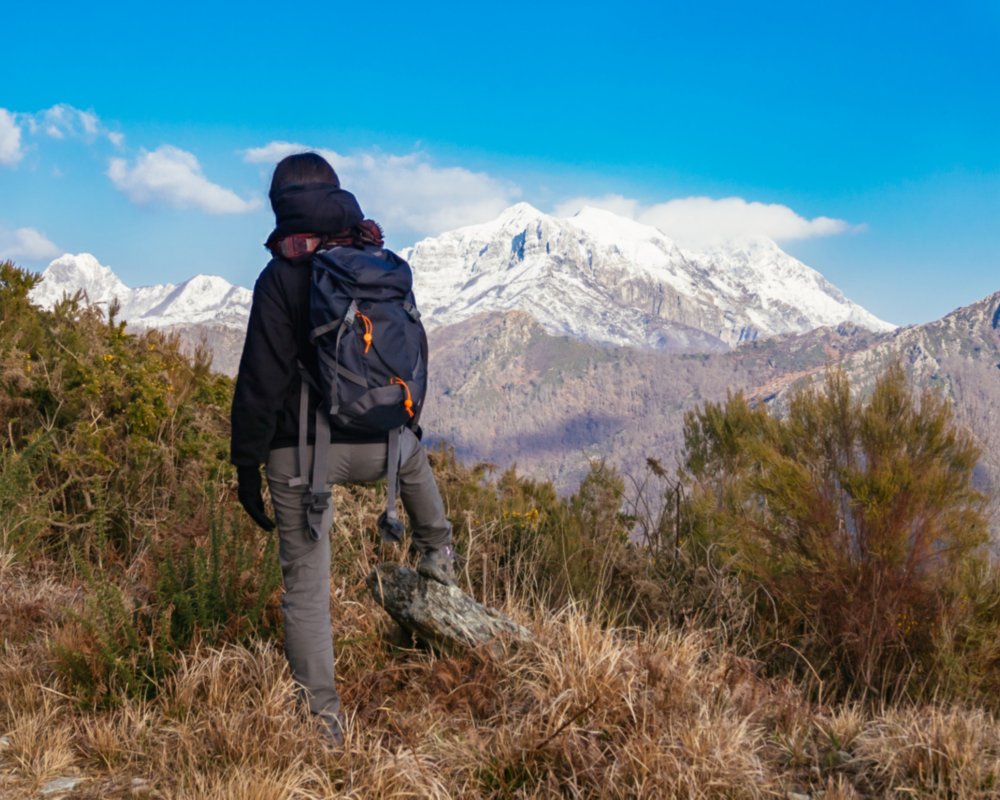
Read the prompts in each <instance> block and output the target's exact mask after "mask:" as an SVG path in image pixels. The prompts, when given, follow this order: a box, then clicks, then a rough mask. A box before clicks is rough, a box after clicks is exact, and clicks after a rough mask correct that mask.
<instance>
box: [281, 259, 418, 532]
mask: <svg viewBox="0 0 1000 800" xmlns="http://www.w3.org/2000/svg"><path fill="white" fill-rule="evenodd" d="M311 272H312V274H311V285H310V289H309V319H310V326H311V330H310V333H309V339H310V341H311V342H312V343H313V344H314V345H315V346H316V353H317V357H318V365H319V382H318V383H317V382H316V381H315V380H314V379H313V377H312V376H311V375H310V374H309V373H308V372H307V371H306V370H305V368H304V367H303V366H302V365H301V364H300V365H299V367H300V372H301V374H302V398H301V403H300V414H299V445H300V446H299V453H300V456H299V458H300V462H299V478H298V480H297V483H299V484H304V483H307V482H308V477H307V476H308V465H307V464H305V463H304V462H305V439H306V429H307V427H308V397H309V391H310V387H311V389H312V390H315V391H317V392H318V393H319V397H320V402H319V404H318V406H317V408H316V439H315V441H316V447H314V449H313V465H312V485H311V489H310V491H308V492H306V496H305V501H304V502H305V504H306V506H307V508H308V517H309V523H310V534H311V536H312V538H313V539H318V538H319V536H320V534H321V530H322V524H321V523H322V517H323V513H324V512H325V510H326V508H327V507H328V504H329V500H330V492H329V491H328V490H327V489H326V486H325V478H326V461H327V458H326V454H327V447H326V446H320V444H321V443H324V442H328V441H329V439H330V426H331V425H333V426H335V427H336V428H337V430H338V431H342V432H344V433H348V434H357V435H358V437H359V438H364V437H370V436H372V435H379V434H383V433H384V434H387V448H388V452H387V465H388V466H387V473H388V474H387V478H388V498H387V507H386V510H385V512H383V514H382V515H381V516H380V517H379V523H378V524H379V528H380V529H381V531H382V536H383V538H384V539H386V540H389V541H399V540H400V538H401V536H402V532H403V525H402V523H401V522H400V521H399V518H398V517H397V515H396V494H397V493H398V490H399V487H398V474H399V465H400V464H399V462H400V448H399V436H400V433H401V431H402V429H403V427H404V426H410V427H415V426H416V424H417V422H418V420H419V418H420V412H421V409H422V408H423V402H424V398H425V396H426V394H427V333H426V332H425V330H424V326H423V324H422V323H421V322H420V312H419V311H418V310H417V306H416V302H415V300H414V297H413V273H412V271H411V270H410V265H409V264H407V263H406V261H404V260H403V259H401V258H400V257H399V256H397V255H396V254H395V253H393V252H392V251H391V250H387V249H385V248H383V247H381V246H378V245H373V244H365V245H360V244H359V245H351V246H347V245H337V246H334V247H331V248H329V249H325V250H319V251H317V252H316V253H315V254H314V255H313V257H312V266H311Z"/></svg>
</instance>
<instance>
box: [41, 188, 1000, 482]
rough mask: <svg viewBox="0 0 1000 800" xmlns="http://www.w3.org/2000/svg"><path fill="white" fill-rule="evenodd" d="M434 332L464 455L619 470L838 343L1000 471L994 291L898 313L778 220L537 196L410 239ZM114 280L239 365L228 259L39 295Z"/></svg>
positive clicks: (149, 309)
mask: <svg viewBox="0 0 1000 800" xmlns="http://www.w3.org/2000/svg"><path fill="white" fill-rule="evenodd" d="M402 255H403V256H404V257H406V258H407V259H408V260H410V263H411V264H412V266H413V270H414V276H415V283H416V293H417V298H418V302H419V304H420V307H421V309H422V312H423V315H424V320H425V322H426V323H427V326H428V330H429V332H430V334H429V335H430V343H431V358H432V369H431V384H430V397H429V400H428V403H427V407H426V411H425V415H424V420H423V421H424V424H425V428H426V429H427V430H428V432H429V434H430V435H431V436H432V438H440V439H445V440H447V441H450V442H451V443H453V444H454V445H455V447H456V449H457V450H458V452H459V454H460V455H462V456H463V457H465V458H467V459H476V460H485V461H491V462H494V463H496V464H497V465H498V466H506V465H508V464H510V463H513V462H516V463H517V464H518V466H519V468H520V469H521V470H522V471H524V472H526V473H528V474H532V475H535V476H538V477H546V478H550V479H552V480H554V481H555V482H556V484H557V485H558V486H559V487H560V488H562V489H570V488H573V487H574V486H575V485H576V482H577V481H578V480H579V478H580V477H581V475H582V474H583V473H584V472H585V471H586V469H587V465H588V463H589V461H590V459H592V458H604V459H607V460H608V461H609V463H611V464H613V465H614V466H616V467H618V468H619V469H622V470H623V471H626V472H628V471H633V472H634V471H636V470H638V469H640V468H641V466H642V464H643V463H644V459H645V458H646V457H647V456H655V457H657V458H659V459H661V460H663V461H665V462H667V463H670V462H671V461H672V460H673V459H674V458H675V457H676V456H677V455H678V453H679V448H680V444H681V431H682V423H683V415H684V412H685V411H687V410H690V409H693V408H695V407H696V406H697V405H698V404H700V403H703V402H704V401H706V400H721V399H723V398H724V397H725V396H726V393H727V392H729V391H737V390H738V391H744V392H746V393H747V394H748V395H750V396H753V397H755V398H757V399H758V400H759V401H762V402H768V403H770V404H774V405H775V406H776V407H779V408H780V407H781V405H782V403H783V398H784V397H785V396H786V395H787V392H788V391H789V389H790V388H791V387H792V386H793V385H795V384H796V383H797V382H801V381H810V380H815V378H816V377H817V376H818V375H820V374H821V373H822V370H823V368H825V367H826V366H827V365H829V364H831V363H842V364H843V366H844V368H845V369H846V370H847V371H848V373H849V374H850V376H851V377H852V380H853V382H854V383H855V384H856V385H857V386H858V387H859V390H860V391H864V390H865V389H866V388H867V387H869V386H870V384H871V383H872V381H873V380H874V377H875V375H876V374H877V373H878V372H879V371H880V370H881V369H883V368H884V366H885V365H886V364H887V363H889V361H890V360H892V359H899V360H901V361H902V362H903V363H904V364H905V365H907V368H908V369H909V370H910V372H911V373H912V375H913V377H914V379H915V381H916V382H917V384H918V385H920V386H926V385H935V386H941V387H942V389H943V390H944V391H945V392H946V394H947V395H948V396H949V397H951V398H952V399H953V400H954V404H955V409H956V414H957V416H958V418H959V420H960V421H961V422H963V423H964V424H966V425H968V426H969V427H970V428H971V429H972V430H973V431H974V432H975V433H976V435H977V436H978V437H979V439H980V441H981V442H982V444H983V446H984V458H983V465H982V474H981V476H980V477H981V479H982V481H983V482H984V485H986V484H991V485H994V486H1000V456H997V453H1000V433H998V432H1000V369H998V367H1000V293H998V294H996V295H993V296H991V297H989V298H985V299H984V300H982V301H980V302H978V303H975V304H973V305H971V306H969V307H967V308H964V309H959V310H957V311H956V312H954V313H952V314H949V315H948V316H947V317H945V318H944V319H942V320H939V321H938V322H934V323H930V324H928V325H921V326H913V327H909V328H902V329H896V328H894V327H893V326H892V325H889V324H888V323H885V322H883V321H882V320H879V319H878V318H876V317H875V316H873V315H872V314H870V313H869V312H868V311H866V310H865V309H863V308H861V307H860V306H858V305H857V304H855V303H853V302H851V301H850V300H848V299H847V298H845V297H844V296H843V294H842V293H841V292H840V291H839V290H838V289H836V288H835V287H834V286H832V285H831V284H829V283H828V282H827V281H826V280H825V279H824V278H823V277H822V276H821V275H820V274H819V273H817V272H816V271H815V270H812V269H810V268H809V267H807V266H806V265H804V264H802V263H801V262H799V261H797V260H795V259H794V258H792V257H791V256H789V255H787V254H786V253H784V252H782V251H781V250H780V248H778V246H777V245H775V244H774V243H773V242H771V241H769V240H766V239H753V240H747V241H743V242H741V243H734V244H730V245H726V246H719V247H716V248H715V249H713V250H711V251H708V252H701V253H694V252H691V251H685V250H681V249H680V248H678V247H677V246H676V245H675V244H674V243H673V242H671V241H670V239H668V238H667V237H666V236H664V235H663V234H662V233H660V232H659V231H658V230H656V229H655V228H651V227H648V226H644V225H639V224H637V223H635V222H633V221H631V220H628V219H624V218H621V217H617V216H615V215H613V214H610V213H608V212H605V211H598V210H594V209H585V210H584V211H581V212H580V213H579V214H578V215H576V216H575V217H572V218H569V219H558V218H555V217H552V216H549V215H546V214H543V213H541V212H540V211H538V210H537V209H534V208H532V207H531V206H529V205H526V204H519V205H516V206H513V207H512V208H510V209H508V210H507V211H505V212H504V213H503V214H502V215H501V216H500V217H499V218H497V219H496V220H494V221H493V222H490V223H487V224H484V225H476V226H471V227H467V228H462V229H459V230H456V231H452V232H449V233H445V234H442V235H441V236H438V237H435V238H431V239H425V240H423V241H421V242H419V243H417V244H416V245H415V246H414V247H412V248H409V249H407V250H405V251H402ZM77 290H83V291H84V292H86V294H87V297H88V299H89V300H90V301H91V302H96V303H108V302H110V300H111V299H112V298H118V300H119V302H120V304H121V311H120V312H119V317H120V318H122V319H126V320H128V321H129V323H130V324H131V325H133V326H138V327H158V328H167V329H169V330H172V331H175V332H177V333H179V334H180V335H181V336H182V337H184V339H185V341H186V342H188V344H189V345H190V346H193V345H194V344H196V343H199V342H203V343H205V344H207V345H208V346H209V347H210V348H211V349H212V350H213V352H214V354H215V364H216V366H217V367H218V368H219V369H220V370H222V371H224V372H228V373H229V374H233V373H234V372H235V370H236V366H237V364H238V360H239V355H240V350H241V349H242V341H243V335H244V331H245V327H246V319H247V315H248V313H249V306H250V301H251V293H250V291H249V290H247V289H243V288H241V287H236V286H233V285H231V284H229V283H228V282H226V281H224V280H223V279H222V278H218V277H209V276H197V277H195V278H192V279H191V280H189V281H186V282H184V283H182V284H180V285H178V286H170V285H164V286H153V287H145V288H140V289H130V288H129V287H127V286H125V285H124V284H123V283H122V282H121V281H120V280H119V279H118V278H117V277H116V276H115V275H114V273H113V272H112V271H111V270H109V269H107V268H106V267H102V266H101V265H100V264H99V263H98V262H97V260H96V259H95V258H94V257H93V256H89V255H86V254H83V255H78V256H71V255H66V256H63V257H61V258H59V259H56V261H54V262H53V263H52V264H51V265H50V266H49V268H48V269H47V270H45V272H44V277H43V280H42V282H41V283H40V285H39V286H38V287H37V288H36V289H35V293H34V295H33V299H34V300H35V301H36V302H38V303H41V304H43V305H51V304H52V303H54V302H56V301H57V300H58V299H59V298H60V297H62V296H63V295H64V294H65V293H70V294H72V293H73V292H75V291H77Z"/></svg>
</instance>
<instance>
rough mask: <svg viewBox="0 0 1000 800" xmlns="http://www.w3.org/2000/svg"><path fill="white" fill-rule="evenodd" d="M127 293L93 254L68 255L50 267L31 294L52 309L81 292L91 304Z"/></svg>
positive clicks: (56, 260)
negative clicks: (68, 297)
mask: <svg viewBox="0 0 1000 800" xmlns="http://www.w3.org/2000/svg"><path fill="white" fill-rule="evenodd" d="M127 289H128V287H127V286H125V284H124V283H122V282H121V281H120V280H119V279H118V276H117V275H115V273H114V272H112V271H111V269H110V268H109V267H106V266H104V265H103V264H101V263H100V262H99V261H98V260H97V259H96V258H95V257H94V256H93V255H91V254H90V253H78V254H77V255H73V254H71V253H66V254H64V255H62V256H60V257H59V258H57V259H55V261H53V262H52V263H51V264H49V266H48V268H47V269H46V270H45V272H44V273H43V275H42V282H41V283H40V284H39V285H38V286H37V287H35V290H34V292H33V293H32V300H33V301H34V302H36V303H38V304H39V305H42V306H45V307H47V308H51V307H52V306H53V305H55V304H56V303H57V302H58V301H59V300H61V299H62V298H63V296H64V295H70V296H72V295H74V294H76V292H78V291H81V290H82V291H83V292H84V293H85V294H86V296H87V299H88V301H89V302H91V303H107V302H109V301H110V300H111V299H112V298H114V297H117V296H120V295H121V294H122V293H123V291H127Z"/></svg>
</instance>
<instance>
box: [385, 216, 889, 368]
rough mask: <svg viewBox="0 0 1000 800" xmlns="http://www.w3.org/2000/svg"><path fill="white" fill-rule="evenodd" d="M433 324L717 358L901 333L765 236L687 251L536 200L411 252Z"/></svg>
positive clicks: (607, 219) (644, 232)
mask: <svg viewBox="0 0 1000 800" xmlns="http://www.w3.org/2000/svg"><path fill="white" fill-rule="evenodd" d="M402 255H403V257H404V258H406V259H408V260H409V261H410V263H411V265H412V266H413V269H414V281H415V289H416V292H417V298H418V300H419V302H420V304H421V308H422V309H423V312H424V320H425V322H426V323H427V324H428V325H429V326H430V327H434V326H435V325H444V324H451V323H453V322H457V321H459V320H463V319H466V318H468V317H470V316H473V315H474V314H477V313H479V312H483V311H487V312H506V311H511V310H515V309H518V310H522V311H526V312H528V313H529V314H531V315H532V316H533V317H535V319H537V320H538V321H539V322H540V323H541V324H542V325H543V326H544V327H545V328H546V329H547V330H548V331H549V332H551V333H556V334H567V335H571V336H576V337H579V338H583V339H587V340H590V341H595V342H605V343H612V344H622V345H631V346H640V347H654V348H663V349H692V348H694V349H717V348H720V347H726V346H727V345H734V344H736V343H738V342H740V341H743V340H746V339H754V338H757V337H758V336H761V337H766V336H771V335H776V334H782V333H800V332H804V331H807V330H812V329H813V328H817V327H820V326H823V325H837V324H840V323H841V322H845V321H850V322H853V323H855V324H857V325H860V326H862V327H865V328H869V329H872V330H887V329H891V328H892V327H893V326H891V325H889V324H888V323H885V322H883V321H882V320H879V319H877V318H876V317H874V316H873V315H871V314H870V313H869V312H867V311H866V310H865V309H863V308H861V307H860V306H857V305H856V304H854V303H852V302H851V301H850V300H848V299H847V298H845V297H844V295H843V294H842V293H841V292H840V291H839V290H838V289H837V288H836V287H834V286H832V285H831V284H830V283H828V282H827V281H826V280H825V279H824V278H823V277H822V276H821V275H820V274H819V273H818V272H816V271H815V270H813V269H810V268H809V267H807V266H806V265H805V264H802V263H801V262H799V261H797V260H796V259H794V258H792V257H791V256H789V255H788V254H786V253H784V252H783V251H782V250H781V249H780V248H779V247H778V246H777V245H776V244H775V243H774V242H773V241H771V240H769V239H766V238H765V237H760V238H757V239H748V240H746V241H743V242H739V243H732V244H729V245H725V246H721V247H717V248H714V249H712V250H709V251H705V252H691V251H682V250H681V249H680V248H678V246H677V245H676V244H675V243H674V242H673V240H671V239H670V238H669V237H668V236H666V235H665V234H664V233H663V232H662V231H660V230H658V229H657V228H655V227H652V226H649V225H644V224H642V223H639V222H636V221H635V220H632V219H628V218H626V217H622V216H619V215H617V214H614V213H613V212H610V211H606V210H603V209H598V208H584V209H582V210H581V211H580V212H578V213H577V214H576V215H574V216H572V217H569V218H568V219H560V218H556V217H553V216H551V215H548V214H544V213H542V212H541V211H539V210H538V209H536V208H534V207H533V206H531V205H529V204H527V203H518V204H517V205H515V206H512V207H510V208H508V209H507V210H506V211H504V212H503V213H502V214H500V215H499V216H498V217H497V218H496V219H495V220H493V221H492V222H488V223H484V224H481V225H474V226H470V227H466V228H460V229H458V230H455V231H451V232H448V233H444V234H442V235H441V236H438V237H434V238H429V239H424V240H423V241H421V242H418V243H417V244H416V245H415V246H414V247H413V248H410V249H408V250H405V251H403V252H402Z"/></svg>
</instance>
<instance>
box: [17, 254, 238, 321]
mask: <svg viewBox="0 0 1000 800" xmlns="http://www.w3.org/2000/svg"><path fill="white" fill-rule="evenodd" d="M80 290H82V291H83V292H84V293H85V294H86V296H87V301H88V302H89V303H91V304H93V305H102V306H107V305H108V304H110V303H111V301H112V300H113V299H117V300H118V302H119V304H120V306H121V308H120V310H119V312H118V319H122V320H125V321H126V322H128V323H129V324H130V325H135V326H139V327H144V328H172V327H175V326H189V325H214V326H220V327H224V328H234V329H238V330H241V331H242V330H244V329H245V328H246V324H247V318H248V317H249V314H250V301H251V298H252V296H253V295H252V292H251V291H250V290H249V289H244V288H243V287H242V286H234V285H233V284H231V283H229V281H227V280H225V279H224V278H220V277H218V276H216V275H196V276H195V277H193V278H189V279H188V280H186V281H184V282H183V283H181V284H179V285H177V286H174V285H173V284H170V283H166V284H161V285H156V286H143V287H140V288H138V289H131V288H129V287H128V286H126V285H125V284H124V283H123V282H122V281H121V279H119V277H118V276H117V275H115V273H114V272H113V271H112V270H111V269H110V268H108V267H106V266H104V265H102V264H101V263H100V262H99V261H98V260H97V259H96V258H95V257H94V256H92V255H91V254H90V253H80V254H78V255H72V254H70V253H67V254H65V255H63V256H60V257H59V258H57V259H56V260H55V261H53V262H52V263H51V264H49V266H48V267H47V268H46V270H45V271H44V272H43V273H42V280H41V282H40V283H39V284H38V286H36V287H35V288H34V290H33V291H32V293H31V300H32V302H34V303H37V304H38V305H40V306H43V307H45V308H51V307H52V306H53V305H55V304H56V303H57V302H58V301H59V300H61V299H62V298H63V296H65V295H67V294H68V295H73V294H75V293H76V292H77V291H80Z"/></svg>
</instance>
